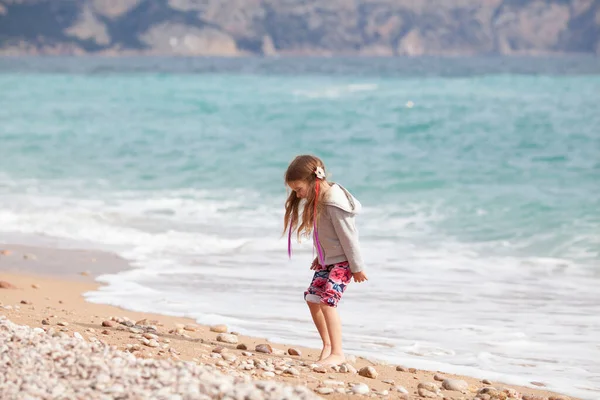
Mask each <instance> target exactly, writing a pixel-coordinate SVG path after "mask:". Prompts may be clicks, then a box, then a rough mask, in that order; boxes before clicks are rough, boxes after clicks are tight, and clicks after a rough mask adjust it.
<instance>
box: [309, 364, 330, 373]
mask: <svg viewBox="0 0 600 400" xmlns="http://www.w3.org/2000/svg"><path fill="white" fill-rule="evenodd" d="M311 369H312V370H313V372H318V373H319V374H325V373H327V368H325V367H324V366H322V365H314V366H312V368H311Z"/></svg>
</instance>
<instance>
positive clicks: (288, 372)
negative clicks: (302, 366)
mask: <svg viewBox="0 0 600 400" xmlns="http://www.w3.org/2000/svg"><path fill="white" fill-rule="evenodd" d="M283 373H284V374H286V375H292V376H300V372H299V371H298V370H297V369H296V368H294V367H290V368H287V369H285V370H284V371H283Z"/></svg>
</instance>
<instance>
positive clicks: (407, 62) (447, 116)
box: [0, 56, 600, 399]
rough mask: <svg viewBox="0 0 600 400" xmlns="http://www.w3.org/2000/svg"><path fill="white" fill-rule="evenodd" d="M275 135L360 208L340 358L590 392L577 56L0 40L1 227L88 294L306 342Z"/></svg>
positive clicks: (593, 125)
mask: <svg viewBox="0 0 600 400" xmlns="http://www.w3.org/2000/svg"><path fill="white" fill-rule="evenodd" d="M298 154H315V155H317V156H319V157H321V158H322V159H323V160H324V162H325V164H326V169H327V172H328V174H329V179H330V180H331V181H333V182H338V183H340V184H342V185H343V186H345V187H346V188H347V189H348V190H350V191H351V192H352V193H353V194H354V195H355V196H356V197H357V198H358V199H359V200H360V201H361V203H362V204H363V207H364V209H363V212H362V213H361V214H360V215H358V216H357V226H358V229H359V231H360V240H361V245H362V251H363V253H364V258H365V260H366V272H367V274H368V277H369V281H368V282H367V283H361V284H355V283H352V284H351V285H350V286H349V288H348V290H347V291H346V293H345V295H344V298H343V300H342V302H341V304H340V306H339V312H340V314H341V318H342V322H343V331H344V346H345V350H346V352H347V353H349V354H355V355H359V356H365V357H369V358H371V359H375V360H380V361H381V362H387V363H392V364H402V365H405V366H410V367H415V368H422V369H430V370H441V371H445V372H454V373H460V374H468V375H471V376H475V377H480V378H487V379H491V380H494V381H502V382H507V383H514V384H522V385H527V386H533V384H532V382H539V383H542V384H544V385H546V388H547V389H549V390H555V391H559V392H561V393H566V394H568V395H572V396H577V397H579V398H582V399H600V58H598V57H585V56H565V57H537V58H526V57H512V58H508V57H491V56H490V57H472V58H458V57H456V58H437V57H421V58H335V57H333V58H298V57H281V58H233V59H223V58H168V57H164V58H161V57H121V58H110V57H107V58H102V57H91V56H90V57H6V58H0V238H1V239H2V240H3V241H5V242H9V243H14V242H20V243H25V244H41V245H46V246H52V247H58V248H79V249H94V250H97V249H101V250H105V251H109V252H113V253H116V254H118V255H120V256H121V257H123V258H125V259H126V260H128V261H129V263H130V264H131V266H132V268H131V269H129V270H126V271H122V272H120V273H117V274H105V275H101V276H100V277H98V281H99V282H102V283H104V284H105V285H104V286H102V287H101V288H100V289H98V290H96V291H93V292H89V293H86V298H87V300H88V301H90V302H94V303H104V304H111V305H116V306H121V307H124V308H126V309H130V310H135V311H145V312H155V313H163V314H168V315H176V316H186V317H190V318H193V319H195V320H196V321H197V322H198V323H201V324H214V323H225V324H227V325H228V326H229V327H230V329H232V330H235V331H238V332H241V333H244V334H249V335H257V336H259V337H266V338H268V339H269V340H272V341H274V342H281V343H289V344H298V345H305V346H315V347H317V346H319V345H320V343H319V340H318V335H317V333H316V330H315V328H314V326H313V323H312V321H311V318H310V314H309V312H308V308H307V306H306V304H305V303H304V301H303V292H304V290H305V289H306V287H307V286H308V284H309V282H310V280H311V277H312V272H311V271H310V269H309V267H310V264H311V261H312V260H313V257H314V250H313V249H312V248H311V240H310V238H307V239H305V240H303V241H302V242H301V243H299V244H298V243H295V244H294V254H293V257H292V258H291V259H289V258H288V255H287V242H286V238H285V237H284V236H283V235H282V234H283V226H282V220H283V212H284V202H285V198H286V195H287V189H286V187H285V185H284V182H283V175H284V172H285V169H286V167H287V165H288V164H289V162H290V161H291V160H292V159H293V158H294V157H295V156H296V155H298Z"/></svg>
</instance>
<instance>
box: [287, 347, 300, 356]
mask: <svg viewBox="0 0 600 400" xmlns="http://www.w3.org/2000/svg"><path fill="white" fill-rule="evenodd" d="M287 352H288V354H289V355H290V356H301V355H302V352H301V351H300V350H297V349H294V348H293V347H290V348H289V349H288V351H287Z"/></svg>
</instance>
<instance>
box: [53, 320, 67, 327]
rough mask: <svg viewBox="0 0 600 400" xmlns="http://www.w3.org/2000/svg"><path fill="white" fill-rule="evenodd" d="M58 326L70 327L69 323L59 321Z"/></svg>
mask: <svg viewBox="0 0 600 400" xmlns="http://www.w3.org/2000/svg"><path fill="white" fill-rule="evenodd" d="M56 325H58V326H69V323H68V322H66V321H59V322H57V323H56Z"/></svg>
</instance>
